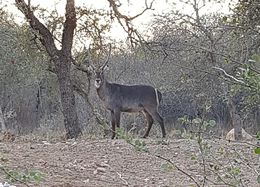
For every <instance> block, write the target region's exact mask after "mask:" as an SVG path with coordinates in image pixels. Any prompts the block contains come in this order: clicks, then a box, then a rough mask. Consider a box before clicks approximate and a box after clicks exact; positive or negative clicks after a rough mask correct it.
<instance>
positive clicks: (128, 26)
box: [107, 0, 154, 44]
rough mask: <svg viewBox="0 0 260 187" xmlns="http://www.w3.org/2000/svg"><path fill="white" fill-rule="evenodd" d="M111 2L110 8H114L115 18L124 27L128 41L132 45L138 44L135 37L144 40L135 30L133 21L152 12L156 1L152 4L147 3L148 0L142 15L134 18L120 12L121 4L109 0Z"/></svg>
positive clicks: (139, 14)
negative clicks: (148, 11)
mask: <svg viewBox="0 0 260 187" xmlns="http://www.w3.org/2000/svg"><path fill="white" fill-rule="evenodd" d="M107 1H108V2H109V5H110V7H111V8H112V10H113V12H114V15H115V17H116V18H117V20H118V23H119V24H120V25H121V26H122V28H123V29H124V30H125V32H126V33H127V34H128V39H129V40H130V42H131V44H133V43H136V41H137V40H136V39H135V38H134V36H137V37H138V40H140V41H141V40H142V39H141V36H140V35H139V33H138V32H137V30H136V29H134V27H133V25H132V23H131V21H133V20H134V19H136V18H138V17H139V16H141V15H143V14H144V13H145V12H146V11H147V10H152V5H153V2H154V0H152V1H151V3H150V4H148V3H147V0H146V1H145V8H144V10H143V11H141V12H140V13H138V14H136V15H134V16H130V17H129V16H127V15H124V14H122V13H121V12H120V11H119V7H120V4H119V5H118V4H116V1H115V0H107Z"/></svg>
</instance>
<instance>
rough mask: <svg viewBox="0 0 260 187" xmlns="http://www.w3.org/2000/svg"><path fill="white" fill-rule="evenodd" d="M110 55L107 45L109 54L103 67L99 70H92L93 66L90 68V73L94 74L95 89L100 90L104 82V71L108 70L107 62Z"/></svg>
mask: <svg viewBox="0 0 260 187" xmlns="http://www.w3.org/2000/svg"><path fill="white" fill-rule="evenodd" d="M110 54H111V45H109V53H108V55H107V59H106V61H105V62H104V63H103V65H102V66H101V67H99V68H94V67H93V66H91V69H92V71H93V72H94V74H95V87H96V88H100V87H101V86H102V85H103V84H104V83H105V82H106V80H105V76H104V71H105V70H106V69H108V66H107V64H108V61H109V58H110Z"/></svg>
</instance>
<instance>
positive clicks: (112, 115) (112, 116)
mask: <svg viewBox="0 0 260 187" xmlns="http://www.w3.org/2000/svg"><path fill="white" fill-rule="evenodd" d="M111 125H112V137H111V139H114V138H115V136H116V119H115V113H114V111H111Z"/></svg>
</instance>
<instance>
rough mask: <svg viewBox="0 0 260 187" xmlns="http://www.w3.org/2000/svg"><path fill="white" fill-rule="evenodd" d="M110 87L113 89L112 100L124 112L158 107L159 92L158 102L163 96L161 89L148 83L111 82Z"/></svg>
mask: <svg viewBox="0 0 260 187" xmlns="http://www.w3.org/2000/svg"><path fill="white" fill-rule="evenodd" d="M110 89H111V90H113V91H112V92H110V93H111V95H110V98H111V100H113V101H115V104H116V105H117V106H118V107H120V110H121V111H123V112H139V111H141V110H143V109H144V108H147V107H157V106H158V105H159V103H157V99H156V97H157V94H158V102H160V101H161V98H162V94H161V93H160V92H159V91H157V90H156V89H155V88H153V87H152V86H148V85H120V84H110ZM156 92H157V93H156Z"/></svg>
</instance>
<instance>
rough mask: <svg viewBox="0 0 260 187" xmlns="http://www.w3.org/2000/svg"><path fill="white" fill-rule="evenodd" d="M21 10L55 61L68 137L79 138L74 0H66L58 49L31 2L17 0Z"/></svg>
mask: <svg viewBox="0 0 260 187" xmlns="http://www.w3.org/2000/svg"><path fill="white" fill-rule="evenodd" d="M15 2H16V5H17V7H18V8H19V10H20V11H21V12H22V13H23V14H24V15H25V17H26V18H27V20H28V21H29V24H30V26H31V27H32V28H33V29H34V30H36V31H37V32H39V34H40V36H41V37H39V40H40V42H41V43H42V45H43V46H44V47H45V49H46V51H47V53H48V54H49V56H50V57H51V59H52V60H53V61H54V64H55V73H56V74H57V77H58V82H59V87H60V93H61V104H62V108H63V110H62V112H63V116H64V125H65V129H66V137H67V138H77V137H78V135H79V134H80V133H81V129H80V127H79V122H78V117H77V112H76V106H75V96H74V94H73V86H72V82H71V76H70V67H71V59H72V57H71V49H72V43H73V34H74V30H75V28H76V21H77V20H76V11H75V2H74V0H67V1H66V2H67V3H66V13H65V18H66V19H65V22H64V28H63V33H62V41H61V43H62V49H61V50H58V49H57V47H56V45H55V42H54V37H53V35H52V33H51V32H50V30H49V29H48V28H47V27H46V26H45V25H44V24H42V23H41V22H40V21H39V19H38V18H36V17H35V15H34V12H33V9H31V7H30V4H26V3H25V1H24V0H15ZM36 37H37V35H36Z"/></svg>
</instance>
